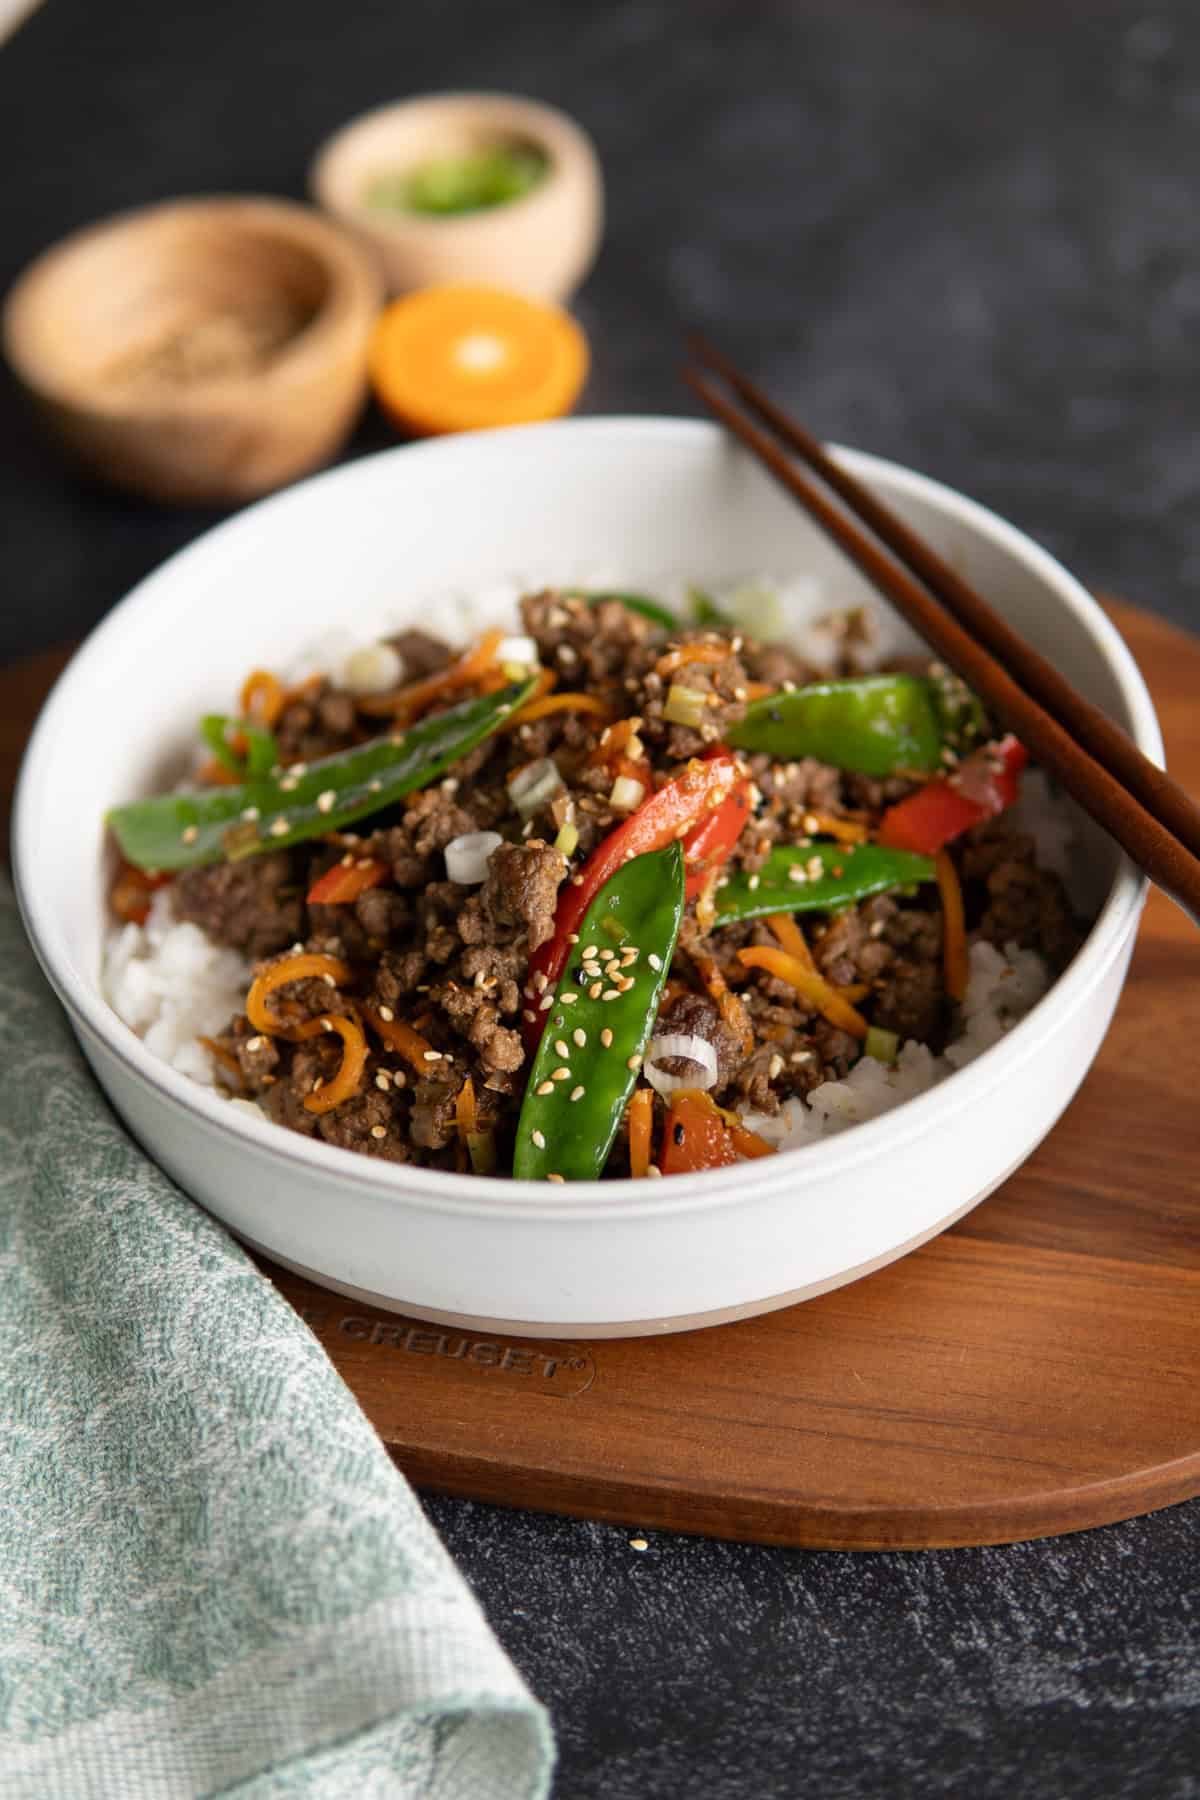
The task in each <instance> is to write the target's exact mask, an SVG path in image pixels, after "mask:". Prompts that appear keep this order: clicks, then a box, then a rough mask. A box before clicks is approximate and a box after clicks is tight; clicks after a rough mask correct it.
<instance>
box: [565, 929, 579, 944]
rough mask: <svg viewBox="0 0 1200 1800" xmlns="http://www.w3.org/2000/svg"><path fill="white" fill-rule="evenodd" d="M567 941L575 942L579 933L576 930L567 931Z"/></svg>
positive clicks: (569, 942) (577, 940)
mask: <svg viewBox="0 0 1200 1800" xmlns="http://www.w3.org/2000/svg"><path fill="white" fill-rule="evenodd" d="M567 942H568V944H577V943H578V942H579V933H578V932H577V931H568V933H567Z"/></svg>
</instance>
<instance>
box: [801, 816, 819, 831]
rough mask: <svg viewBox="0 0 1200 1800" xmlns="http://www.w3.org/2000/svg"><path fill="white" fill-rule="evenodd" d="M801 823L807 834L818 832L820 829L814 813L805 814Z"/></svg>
mask: <svg viewBox="0 0 1200 1800" xmlns="http://www.w3.org/2000/svg"><path fill="white" fill-rule="evenodd" d="M801 823H802V825H803V826H804V829H805V831H808V832H812V831H819V830H820V828H821V821H820V819H818V818H817V816H816V814H815V813H805V815H804V818H803V819H802V820H801Z"/></svg>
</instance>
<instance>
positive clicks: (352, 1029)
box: [301, 1013, 367, 1113]
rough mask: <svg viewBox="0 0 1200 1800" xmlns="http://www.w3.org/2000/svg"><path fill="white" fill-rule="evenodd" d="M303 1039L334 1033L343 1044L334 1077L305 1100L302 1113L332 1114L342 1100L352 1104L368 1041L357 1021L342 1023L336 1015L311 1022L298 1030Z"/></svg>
mask: <svg viewBox="0 0 1200 1800" xmlns="http://www.w3.org/2000/svg"><path fill="white" fill-rule="evenodd" d="M301 1031H302V1035H303V1036H304V1037H315V1036H316V1035H317V1032H318V1031H336V1032H337V1034H338V1036H339V1037H340V1038H341V1040H342V1060H341V1063H340V1064H339V1066H338V1071H337V1074H336V1075H334V1076H333V1077H332V1079H331V1080H329V1081H326V1082H324V1083H322V1085H321V1086H320V1087H319V1088H317V1090H316V1091H315V1092H314V1093H311V1094H306V1095H305V1096H304V1110H305V1111H306V1112H310V1113H327V1112H332V1111H333V1109H334V1107H335V1106H340V1105H341V1104H342V1101H343V1100H352V1099H353V1098H354V1096H355V1094H357V1093H358V1091H359V1089H360V1088H361V1087H362V1079H363V1070H364V1069H365V1068H366V1065H367V1040H366V1038H365V1037H364V1035H363V1028H362V1026H361V1025H360V1024H359V1023H358V1021H357V1020H356V1019H343V1018H342V1017H341V1016H340V1015H339V1014H337V1013H327V1014H325V1016H324V1017H323V1018H320V1019H310V1020H309V1021H308V1024H307V1025H306V1026H304V1027H302V1028H301Z"/></svg>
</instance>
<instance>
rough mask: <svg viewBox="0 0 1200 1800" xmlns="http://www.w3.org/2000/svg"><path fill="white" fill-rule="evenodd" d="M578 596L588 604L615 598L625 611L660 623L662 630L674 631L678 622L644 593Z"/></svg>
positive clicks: (654, 622) (583, 593)
mask: <svg viewBox="0 0 1200 1800" xmlns="http://www.w3.org/2000/svg"><path fill="white" fill-rule="evenodd" d="M579 598H580V599H581V600H586V601H587V603H588V605H589V606H599V605H600V604H601V602H602V601H604V600H616V601H619V603H620V604H621V605H622V606H623V607H624V608H625V609H626V611H627V612H635V613H640V614H641V616H642V618H643V619H649V620H650V623H651V624H652V625H661V626H662V628H663V630H664V631H674V630H675V628H676V626H677V625H678V624H679V620H678V619H677V618H676V617H675V614H674V613H673V612H671V611H670V610H669V609H668V608H667V607H665V606H662V605H660V604H659V602H658V601H657V600H650V599H647V597H646V595H645V594H620V593H607V592H600V593H596V592H585V591H583V590H582V589H581V590H580V592H579Z"/></svg>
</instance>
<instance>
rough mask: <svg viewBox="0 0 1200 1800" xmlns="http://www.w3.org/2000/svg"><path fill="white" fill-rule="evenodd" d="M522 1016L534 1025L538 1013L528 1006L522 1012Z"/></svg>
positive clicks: (529, 1023)
mask: <svg viewBox="0 0 1200 1800" xmlns="http://www.w3.org/2000/svg"><path fill="white" fill-rule="evenodd" d="M521 1017H522V1018H523V1019H524V1021H525V1023H526V1024H527V1025H532V1024H533V1021H534V1020H535V1019H536V1018H537V1014H536V1013H535V1012H530V1010H529V1008H528V1007H526V1008H525V1011H524V1012H523V1013H522V1014H521Z"/></svg>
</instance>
